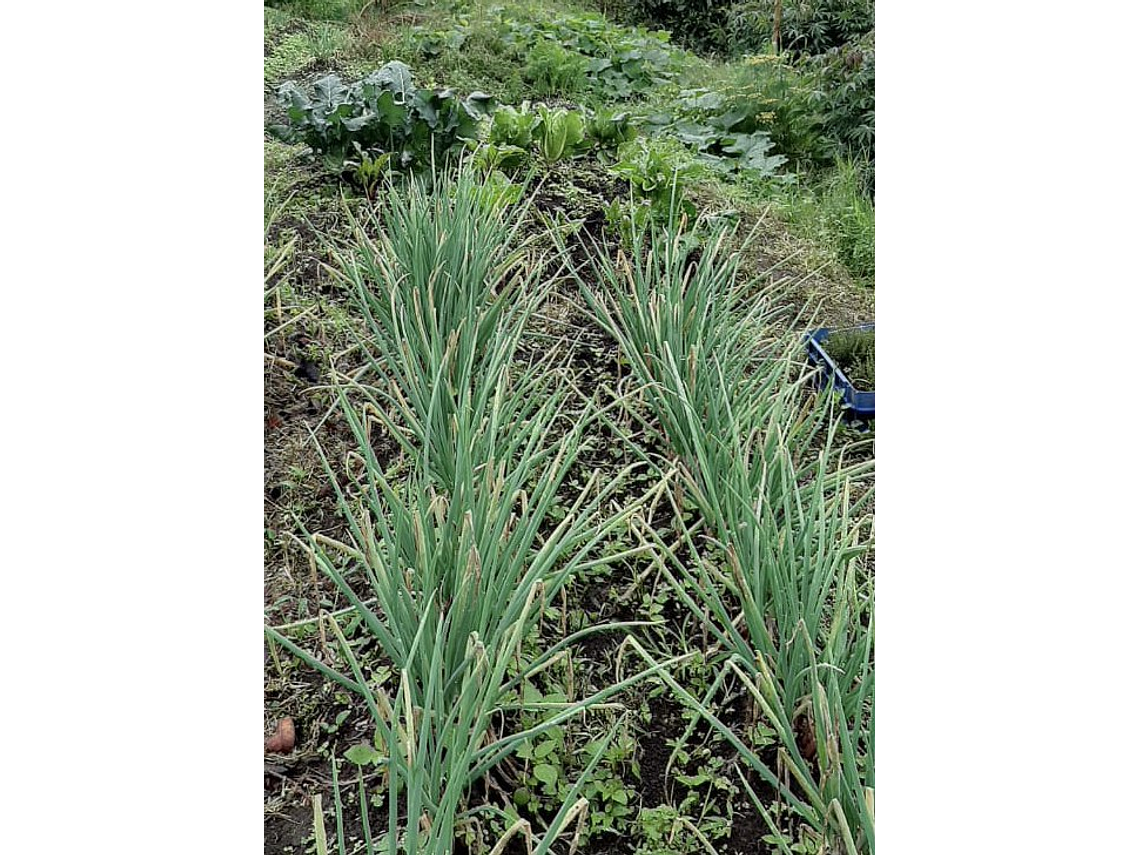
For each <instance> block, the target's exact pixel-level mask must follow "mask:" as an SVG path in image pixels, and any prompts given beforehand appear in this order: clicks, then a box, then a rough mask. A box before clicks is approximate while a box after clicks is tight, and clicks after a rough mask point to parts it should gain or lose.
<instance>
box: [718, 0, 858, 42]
mask: <svg viewBox="0 0 1140 855" xmlns="http://www.w3.org/2000/svg"><path fill="white" fill-rule="evenodd" d="M776 3H777V0H745V2H738V3H734V4H732V5H731V6H730V7H729V8H728V9H727V11H726V13H725V22H724V27H725V30H724V33H725V44H724V49H725V50H727V51H729V52H732V53H751V52H755V51H760V50H766V49H768V48H769V47H770V45H771V44H772V29H773V24H774V22H775V18H776ZM874 26H875V4H874V2H873V0H780V42H779V44H780V49H781V50H787V51H792V52H793V53H796V54H820V53H825V52H827V51H829V50H831V49H833V48H838V47H842V46H843V45H845V44H847V43H848V42H851V41H854V40H856V39H858V38H859V37H861V36H862V35H863V34H864V33H867V32H869V31H870V30H871V29H872V28H873V27H874Z"/></svg>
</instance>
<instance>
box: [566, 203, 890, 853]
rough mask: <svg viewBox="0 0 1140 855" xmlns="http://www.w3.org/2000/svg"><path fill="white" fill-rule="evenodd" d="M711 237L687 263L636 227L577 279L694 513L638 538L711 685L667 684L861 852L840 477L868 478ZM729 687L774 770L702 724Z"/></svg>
mask: <svg viewBox="0 0 1140 855" xmlns="http://www.w3.org/2000/svg"><path fill="white" fill-rule="evenodd" d="M727 238H728V233H727V231H725V230H723V229H721V230H717V231H714V233H713V235H712V236H711V238H710V239H709V240H708V241H707V242H706V244H705V245H704V246H703V247H702V248H701V249H700V250H698V252H697V254H696V257H694V252H693V247H692V245H691V243H690V241H689V240H688V239H687V236H686V234H685V233H684V229H683V224H682V223H679V222H677V221H676V220H674V221H673V222H672V223H670V225H669V226H668V227H666V228H661V229H658V228H656V227H654V226H652V225H648V226H644V227H642V226H639V225H638V224H636V223H635V224H634V234H633V241H632V246H633V257H632V258H627V257H625V255H624V254H623V253H621V252H619V253H618V254H617V257H616V259H614V258H611V257H610V255H609V254H608V253H606V252H595V253H594V254H593V259H594V260H593V262H592V265H591V269H590V275H589V276H582V275H581V274H580V273H579V279H580V282H581V284H582V287H583V293H584V295H585V298H586V300H587V302H588V303H589V304H590V306H591V307H592V309H593V311H594V313H595V315H596V317H597V319H598V321H599V323H600V324H601V325H602V326H603V327H604V328H605V329H606V330H608V331H609V333H610V334H611V335H612V336H613V337H614V338H615V339H616V341H617V342H618V344H619V346H620V347H621V349H622V351H623V354H624V356H625V357H626V359H627V360H628V361H629V364H630V366H631V368H632V372H633V374H634V376H635V377H636V379H637V381H638V382H639V383H640V384H641V387H642V389H643V395H644V398H645V401H646V403H647V405H648V408H649V410H650V412H651V414H652V416H653V417H654V418H655V419H656V420H657V422H658V423H659V424H660V425H661V428H662V430H663V432H664V434H665V436H666V438H667V439H668V441H669V443H670V445H671V446H672V448H673V450H674V451H675V453H676V454H677V456H678V457H679V466H678V468H679V470H680V472H681V473H682V477H683V479H684V483H685V485H686V487H687V489H686V494H687V498H688V499H689V500H691V501H692V502H693V503H694V504H695V506H696V507H697V509H698V511H699V516H700V520H699V523H698V525H697V526H695V527H694V528H692V529H688V530H685V531H683V532H682V535H681V536H680V538H679V540H678V542H677V543H674V544H667V543H666V542H665V541H664V539H662V537H661V536H660V535H659V534H658V533H656V532H654V531H652V530H650V529H648V528H646V531H647V537H648V538H650V539H651V540H652V541H653V542H655V544H656V546H657V555H658V560H659V561H660V565H661V568H662V570H663V571H664V573H665V575H666V576H667V578H668V579H669V580H670V581H671V582H672V583H673V585H674V587H675V589H676V591H677V593H678V595H679V596H680V598H681V599H682V600H683V601H684V602H685V603H686V604H687V605H688V606H689V608H690V609H691V610H692V611H693V612H694V613H695V614H696V615H697V616H698V617H699V618H700V619H701V620H703V621H705V622H706V624H707V626H708V628H709V632H710V634H711V636H712V637H713V638H714V639H715V641H716V647H717V649H718V651H719V656H720V661H721V663H722V664H721V668H722V670H721V672H720V677H719V678H718V680H717V681H716V682H715V684H714V686H713V687H712V689H710V691H709V692H708V694H706V696H705V697H704V698H703V699H701V700H698V699H696V698H694V697H693V696H691V695H690V694H689V693H688V692H687V690H685V689H684V688H683V687H682V686H680V685H679V684H678V683H676V681H675V680H673V679H672V678H671V677H669V678H667V681H668V682H669V683H670V685H671V686H673V688H674V689H675V691H677V692H678V693H679V694H680V695H681V696H682V697H683V698H685V699H686V700H687V701H688V702H690V703H691V704H692V705H693V706H694V708H696V709H699V710H700V711H701V712H702V714H703V715H704V716H705V717H706V718H707V719H708V720H710V721H711V722H713V723H714V726H716V727H717V728H718V729H719V730H721V732H722V733H724V734H726V735H727V736H729V737H730V741H732V742H733V744H734V745H735V746H736V747H737V748H738V750H739V751H740V752H741V754H742V756H743V757H744V759H745V760H746V761H747V762H748V763H749V765H751V766H752V767H753V768H754V769H755V770H756V772H757V773H758V774H760V775H761V777H762V778H764V779H765V780H766V781H767V783H769V784H770V785H771V786H772V787H773V788H775V789H776V791H777V792H779V793H780V794H781V797H782V799H783V800H786V801H787V803H788V804H789V805H790V806H791V808H792V809H793V810H794V811H796V812H797V813H798V814H799V815H800V816H802V817H803V819H804V820H806V821H807V822H808V823H809V824H810V825H811V826H812V827H814V828H815V829H816V830H817V831H818V832H819V833H820V834H821V835H823V836H824V837H825V838H826V839H827V840H828V841H834V842H835V844H836V845H838V846H841V847H845V848H846V849H847V850H848V851H849V852H850V853H852V855H855V853H858V852H863V851H873V849H874V822H873V787H874V719H873V706H874V680H873V673H872V660H873V616H872V606H871V599H872V596H873V595H872V583H871V580H870V579H869V578H867V577H866V574H864V573H862V572H860V564H859V563H858V559H859V556H860V555H861V554H862V553H863V552H864V551H865V549H866V548H867V544H865V543H863V544H861V543H860V541H859V532H860V530H861V520H862V516H861V513H862V511H863V509H864V508H865V507H866V506H867V504H868V503H869V501H870V496H871V491H870V487H869V486H867V485H864V484H862V483H861V482H857V481H855V480H853V479H860V478H861V476H863V475H864V474H865V473H866V472H867V471H869V469H870V464H868V463H857V464H848V463H845V462H844V457H843V450H842V449H840V448H839V444H838V441H837V430H838V426H837V423H836V422H835V421H834V419H832V418H831V413H830V407H829V402H828V401H827V400H826V399H825V398H816V397H815V396H813V395H811V394H809V393H808V390H807V389H806V388H805V384H806V383H807V382H808V378H807V376H806V375H805V374H804V372H803V370H802V368H801V365H800V360H799V359H798V358H797V356H796V354H798V352H799V349H800V347H801V343H800V340H799V336H798V334H797V333H795V332H789V331H788V328H787V326H781V325H780V324H779V323H778V320H779V319H778V317H777V312H776V311H775V309H774V308H773V305H774V301H773V297H774V294H773V293H772V292H770V291H764V290H761V289H757V288H756V287H755V286H754V285H753V284H751V283H747V282H741V281H740V280H739V278H738V275H737V274H738V270H737V261H736V258H735V257H734V256H732V255H726V254H725V248H726V244H727ZM856 484H857V486H859V487H860V488H861V489H862V492H861V493H858V495H854V494H853V485H856ZM856 492H858V491H856ZM674 501H675V500H674ZM676 510H677V512H678V515H679V514H680V511H681V508H680V507H678V508H677V509H676ZM635 646H636V645H635ZM638 649H640V648H638ZM646 656H647V658H649V657H648V654H646ZM650 661H652V660H651V658H650ZM730 674H733V675H735V676H736V677H737V678H738V679H739V680H741V681H742V682H743V683H744V684H745V685H746V686H747V689H748V691H749V693H750V694H751V696H752V699H753V702H754V704H755V707H754V708H755V710H756V711H757V713H758V714H759V715H762V716H763V718H764V719H765V720H766V722H767V724H768V725H769V726H770V727H772V728H773V729H774V730H775V731H776V733H777V736H778V739H779V742H780V748H779V753H778V762H777V767H778V768H777V769H772V768H770V767H769V766H768V764H766V763H765V762H763V761H762V760H761V758H760V756H759V754H758V753H757V752H756V751H754V750H753V749H751V748H750V747H749V746H747V745H746V744H744V743H743V742H742V741H741V740H740V739H739V738H738V737H737V736H736V735H735V734H733V733H732V732H731V731H730V730H729V729H728V728H727V727H726V726H725V725H724V724H723V723H721V722H719V720H717V719H716V716H715V715H714V713H713V711H712V707H711V703H712V700H713V697H714V694H715V693H716V692H717V691H720V690H721V689H722V686H723V682H724V680H725V679H727V677H728V676H729V675H730ZM788 776H790V777H791V778H794V780H795V786H794V787H793V786H792V785H791V783H790V781H789V780H788ZM745 783H746V784H747V782H745ZM756 804H757V807H758V808H759V809H760V810H761V812H762V813H763V814H764V815H765V817H767V818H768V819H769V821H770V822H773V825H772V830H773V831H774V832H775V831H776V826H775V824H774V821H772V820H771V817H770V816H769V814H768V812H767V809H766V808H765V807H764V806H763V805H762V804H760V802H759V800H757V801H756Z"/></svg>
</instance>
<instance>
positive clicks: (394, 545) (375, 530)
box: [267, 171, 656, 855]
mask: <svg viewBox="0 0 1140 855" xmlns="http://www.w3.org/2000/svg"><path fill="white" fill-rule="evenodd" d="M481 188H482V185H480V183H479V182H478V180H476V179H474V178H473V177H472V176H471V175H470V174H469V173H467V172H466V171H461V172H460V173H459V176H458V178H456V179H447V178H437V179H435V183H434V186H432V187H430V188H427V187H424V186H417V185H414V184H413V185H412V186H411V187H410V188H409V191H408V192H407V193H406V194H405V195H401V196H397V195H395V193H393V194H392V195H390V196H389V198H388V200H387V208H386V210H385V212H384V214H383V215H382V216H380V215H377V216H376V217H375V218H374V219H373V220H372V221H371V222H372V225H373V226H375V227H377V228H380V229H383V232H382V234H381V235H380V236H379V237H374V238H369V237H366V236H364V235H363V233H362V232H363V230H362V229H361V230H359V231H358V234H357V240H358V244H357V246H356V247H355V249H354V251H352V252H350V253H342V254H341V256H340V257H341V262H342V264H343V267H342V271H341V272H342V275H343V277H344V278H345V280H346V281H348V282H350V283H352V284H353V285H354V287H355V288H356V290H357V293H358V295H359V296H360V297H361V304H362V306H363V308H364V309H365V311H366V312H367V313H368V320H369V324H370V325H371V328H372V331H373V335H374V339H373V340H371V341H367V342H364V344H365V346H366V349H367V350H368V358H369V361H370V363H371V364H372V366H373V368H374V369H375V370H376V371H377V372H378V373H379V374H380V375H381V380H382V381H386V383H387V385H386V386H384V385H380V384H377V385H374V386H373V387H371V388H369V387H365V386H363V385H360V384H357V385H356V386H354V387H353V388H351V389H345V388H343V387H342V388H341V389H340V390H339V395H340V400H341V406H342V409H343V412H344V415H345V420H346V422H347V424H348V426H349V429H350V430H351V433H352V436H353V438H354V446H355V447H354V448H353V450H352V451H351V452H350V454H351V456H352V457H353V458H354V459H355V463H356V465H355V466H354V467H350V468H353V469H356V470H358V471H362V472H363V474H362V476H360V478H359V480H358V483H357V484H356V485H355V489H351V490H350V489H348V488H343V487H341V486H340V484H339V483H338V482H337V480H336V478H335V477H334V476H333V470H332V464H331V463H330V462H329V461H328V460H327V458H326V459H325V465H326V468H327V469H328V474H329V477H330V480H331V482H332V484H333V485H334V487H335V489H336V493H337V497H338V503H339V507H340V511H341V514H342V516H343V517H344V519H345V520H346V522H347V527H348V536H347V538H345V540H343V541H334V540H331V539H329V538H324V537H321V536H319V535H318V536H313V537H312V538H310V541H309V544H308V546H309V550H310V555H311V557H312V560H313V561H314V562H315V564H316V565H317V566H318V567H319V568H320V569H321V570H322V571H323V572H324V573H325V574H326V575H327V576H328V578H329V579H331V580H332V582H333V583H334V584H335V585H336V587H337V589H338V590H339V591H340V592H341V594H342V595H343V596H344V597H345V598H346V599H347V600H348V602H349V603H351V604H352V606H353V608H354V610H355V612H356V614H357V615H358V616H359V617H360V619H361V624H362V626H363V627H364V628H365V629H366V630H367V631H368V633H369V634H370V635H371V636H372V637H373V638H374V639H375V640H376V642H377V644H378V645H379V647H380V649H381V650H382V651H383V654H384V655H385V656H386V657H387V659H389V660H390V661H391V663H392V664H393V666H394V670H395V672H396V673H397V674H398V675H399V679H398V684H397V685H396V686H395V689H394V691H389V690H386V689H385V687H384V686H382V685H378V684H377V683H375V682H374V681H371V680H370V679H368V678H367V677H366V676H365V674H364V669H363V667H362V666H361V664H360V662H359V661H358V660H357V657H356V654H355V652H354V651H353V649H352V647H351V646H350V645H349V644H348V643H347V641H346V640H345V639H344V638H343V636H342V635H341V633H340V629H339V625H338V624H337V623H336V621H335V620H333V619H330V620H329V622H328V623H329V626H330V627H331V631H332V632H333V634H334V635H335V636H336V637H337V639H338V640H339V642H340V648H341V651H342V656H343V659H344V661H345V663H346V664H347V671H348V673H345V672H344V670H343V669H341V670H338V669H336V668H333V667H330V666H329V665H328V664H326V663H324V662H322V661H320V660H319V659H317V658H316V657H314V656H312V655H311V654H309V653H308V652H306V651H305V650H303V649H302V648H300V647H299V646H297V645H296V644H295V643H294V642H292V641H290V640H289V639H288V638H287V637H286V636H285V635H284V634H283V633H280V632H277V631H275V630H273V629H272V628H267V633H268V634H269V636H270V637H271V638H272V639H274V640H275V641H276V642H278V643H280V644H281V645H283V646H284V647H286V648H287V649H289V650H290V651H292V652H293V653H294V654H296V655H297V656H299V657H301V658H302V659H304V660H305V661H306V662H308V663H310V664H311V665H312V666H313V667H315V668H317V669H319V670H320V671H321V672H322V673H324V674H325V675H326V676H327V677H329V678H330V679H332V680H335V681H337V682H338V683H340V684H341V685H343V686H345V687H346V688H348V689H350V690H352V691H355V692H358V693H359V694H360V695H361V696H362V697H363V698H364V700H365V702H366V704H367V706H368V709H369V711H370V713H371V715H372V717H373V719H374V721H375V725H376V740H375V751H376V758H375V762H377V763H378V764H380V765H382V766H383V767H384V768H385V769H386V773H387V774H386V782H387V792H386V796H387V809H388V823H387V833H386V835H385V836H384V840H383V843H382V845H381V847H380V850H379V851H384V852H387V853H389V855H395V853H396V852H401V853H433V854H434V853H439V855H442V853H448V852H450V851H451V849H452V845H453V843H454V838H455V831H456V824H457V823H458V822H461V821H464V820H471V819H472V818H473V817H474V815H475V814H474V813H473V812H471V811H467V809H466V806H465V795H466V792H467V790H468V788H469V787H470V785H471V784H472V783H473V782H475V781H476V780H478V779H479V778H480V777H482V776H483V775H485V774H486V773H487V772H488V771H489V770H491V769H492V768H493V767H494V766H495V765H496V764H497V763H498V762H499V761H500V760H502V759H503V758H505V757H506V756H507V755H509V754H511V753H512V752H513V751H514V750H515V748H516V747H517V746H518V745H519V744H520V742H521V741H522V740H525V739H527V738H530V737H533V736H535V735H537V734H539V733H541V732H544V731H545V730H547V729H549V728H551V727H554V726H556V725H557V724H559V723H560V722H562V721H565V720H567V719H568V718H570V717H572V716H575V715H580V714H581V713H582V711H583V710H585V709H587V708H589V707H590V706H591V705H593V704H596V703H598V702H600V701H602V700H604V699H606V698H608V697H610V696H611V695H613V694H614V693H616V692H618V691H620V690H621V689H623V688H625V687H626V686H627V685H629V684H630V683H631V682H633V681H634V680H636V679H639V678H640V677H642V676H645V674H647V673H651V672H653V671H654V670H656V669H655V668H654V667H651V668H649V669H647V670H646V671H645V672H643V673H642V674H640V675H635V676H634V677H633V678H630V679H628V680H625V681H623V682H621V683H618V684H616V685H614V686H610V687H608V688H606V689H604V690H602V691H600V692H598V693H596V694H594V695H593V696H591V697H589V698H585V699H581V700H579V701H577V702H573V703H568V704H566V705H565V706H564V708H562V709H560V710H555V711H554V712H553V713H552V714H550V715H549V716H548V717H547V718H546V719H544V720H543V721H542V722H541V723H540V724H539V725H536V726H534V727H531V728H529V729H528V730H525V731H521V732H517V733H504V732H500V731H499V729H498V728H501V727H502V725H503V723H504V722H505V721H508V720H509V719H508V718H507V717H506V713H507V712H508V711H509V710H512V709H514V710H517V709H519V708H522V707H523V704H522V697H523V695H522V687H523V685H524V683H525V681H526V680H527V679H528V677H530V676H532V675H533V674H534V673H536V672H537V671H539V670H541V669H542V668H544V667H547V666H548V665H549V664H550V663H551V662H552V661H554V658H555V657H556V656H560V655H564V653H565V651H566V649H567V648H568V646H569V645H571V644H573V643H574V642H575V641H576V640H578V639H579V638H580V637H581V636H582V634H581V633H579V634H576V635H574V636H571V637H570V638H568V639H565V640H564V641H562V642H560V643H559V644H557V645H555V646H554V647H552V648H551V649H549V650H546V651H545V652H542V653H540V654H537V655H535V654H529V655H528V652H527V651H528V650H529V649H530V648H529V646H528V645H525V644H524V641H526V640H527V639H528V638H529V637H531V636H533V635H534V634H535V633H536V632H537V630H538V627H539V624H540V622H541V620H542V617H543V614H544V612H545V611H546V610H547V609H549V608H550V607H552V604H553V603H554V602H555V600H556V598H558V597H559V595H560V592H561V590H562V588H563V586H564V585H565V584H566V582H567V580H568V579H569V578H570V577H571V576H572V575H573V574H574V573H576V572H578V571H579V570H582V569H584V568H588V567H590V566H595V565H598V564H601V563H604V562H607V561H615V560H619V559H620V558H622V557H623V556H619V555H614V556H610V557H608V558H597V559H594V558H592V557H591V556H592V555H593V554H594V553H595V552H596V551H597V550H596V549H595V547H597V545H598V544H599V543H600V542H601V541H602V540H603V539H605V538H606V537H607V536H608V535H609V534H610V533H612V532H613V531H614V530H615V529H616V528H617V527H619V526H623V525H625V526H628V524H629V519H630V517H631V515H632V514H633V513H634V511H635V510H636V503H634V504H630V505H628V506H627V507H625V508H624V509H623V510H620V511H618V512H616V513H608V512H607V513H603V508H608V506H609V503H610V501H611V500H612V499H613V498H614V495H615V492H616V491H617V490H618V489H620V485H621V480H622V479H621V478H620V477H619V478H616V479H611V480H608V481H607V483H606V484H605V485H599V484H598V483H597V479H596V478H591V479H589V482H588V483H587V485H586V486H585V488H583V489H582V490H581V491H580V492H579V493H578V495H577V496H576V498H574V499H573V500H572V501H571V502H570V503H569V504H570V506H569V508H568V509H567V510H566V513H565V516H562V517H561V518H560V520H557V521H556V520H555V514H554V513H553V511H554V509H555V506H556V505H557V504H558V503H559V501H560V498H559V494H560V491H561V488H562V486H563V484H564V482H565V481H566V477H567V474H568V473H569V472H570V470H571V468H572V467H573V466H574V464H575V462H576V460H577V457H578V454H579V451H580V449H581V447H582V443H583V437H584V434H585V431H586V430H587V428H588V426H589V424H590V420H591V417H590V416H589V415H588V414H582V413H578V412H573V413H572V412H570V407H569V398H568V395H567V393H566V392H565V388H566V387H565V386H564V385H562V384H559V383H558V382H557V380H558V366H557V365H556V364H555V363H554V362H553V360H552V358H551V357H547V358H545V359H543V360H541V361H540V362H539V363H537V364H534V365H525V364H523V365H516V364H515V362H516V361H515V356H516V345H517V343H518V339H519V335H520V326H521V323H522V320H523V319H525V317H526V314H527V312H528V310H529V308H530V306H532V305H533V301H534V300H535V299H537V297H536V295H535V292H534V290H532V289H530V287H529V286H530V285H531V284H533V282H534V278H535V276H536V274H535V273H533V272H527V271H526V270H522V269H520V267H519V264H520V262H521V260H522V255H521V254H520V251H519V250H518V249H517V244H516V240H517V236H518V230H519V223H520V221H521V218H522V216H523V212H522V211H521V210H520V209H514V210H511V211H510V212H506V211H504V210H503V209H502V208H501V207H498V206H490V207H489V206H487V205H486V204H485V203H486V199H485V197H483V195H482V189H481ZM350 393H351V396H350ZM354 398H363V399H364V404H363V406H361V408H360V409H359V410H358V409H357V406H358V404H356V403H354ZM385 405H387V406H391V407H392V408H393V409H394V410H395V411H396V415H389V414H388V413H387V411H386V408H385ZM373 419H376V420H377V421H379V422H380V423H381V424H383V425H384V426H385V427H387V428H388V429H390V430H392V431H394V432H397V433H398V434H399V435H400V436H401V442H402V444H403V446H404V448H405V451H407V452H408V454H409V457H410V459H411V461H412V467H411V471H410V473H408V474H407V476H406V477H405V478H404V479H403V480H402V481H400V482H394V481H392V480H391V479H390V478H389V477H388V476H387V474H386V473H385V469H384V465H383V463H382V461H381V460H380V459H379V458H378V457H377V455H376V451H375V449H374V447H373V444H372V442H371V436H370V431H371V429H372V424H373V422H372V420H373ZM405 430H407V435H404V434H403V431H405ZM322 456H323V452H322ZM627 554H628V553H627ZM575 798H576V794H575ZM488 809H490V808H486V807H485V808H483V810H488ZM571 809H572V805H571V804H570V803H569V802H568V803H567V804H566V805H565V806H564V808H563V813H562V814H560V816H559V818H558V820H556V823H555V826H552V830H551V831H550V832H548V834H547V835H546V836H545V837H544V838H543V840H542V841H541V843H542V848H541V850H540V851H545V850H546V849H547V848H549V845H550V844H551V843H552V842H553V839H554V838H553V836H552V834H556V833H558V831H559V830H560V829H559V825H560V824H561V823H562V820H563V819H565V816H566V812H567V811H569V810H571ZM500 813H501V812H500ZM516 827H517V823H516ZM527 833H529V832H527ZM367 834H368V832H366V835H367ZM527 844H528V848H529V846H530V840H529V839H528V841H527ZM368 845H369V847H370V848H371V847H372V842H371V841H369V843H368Z"/></svg>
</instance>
